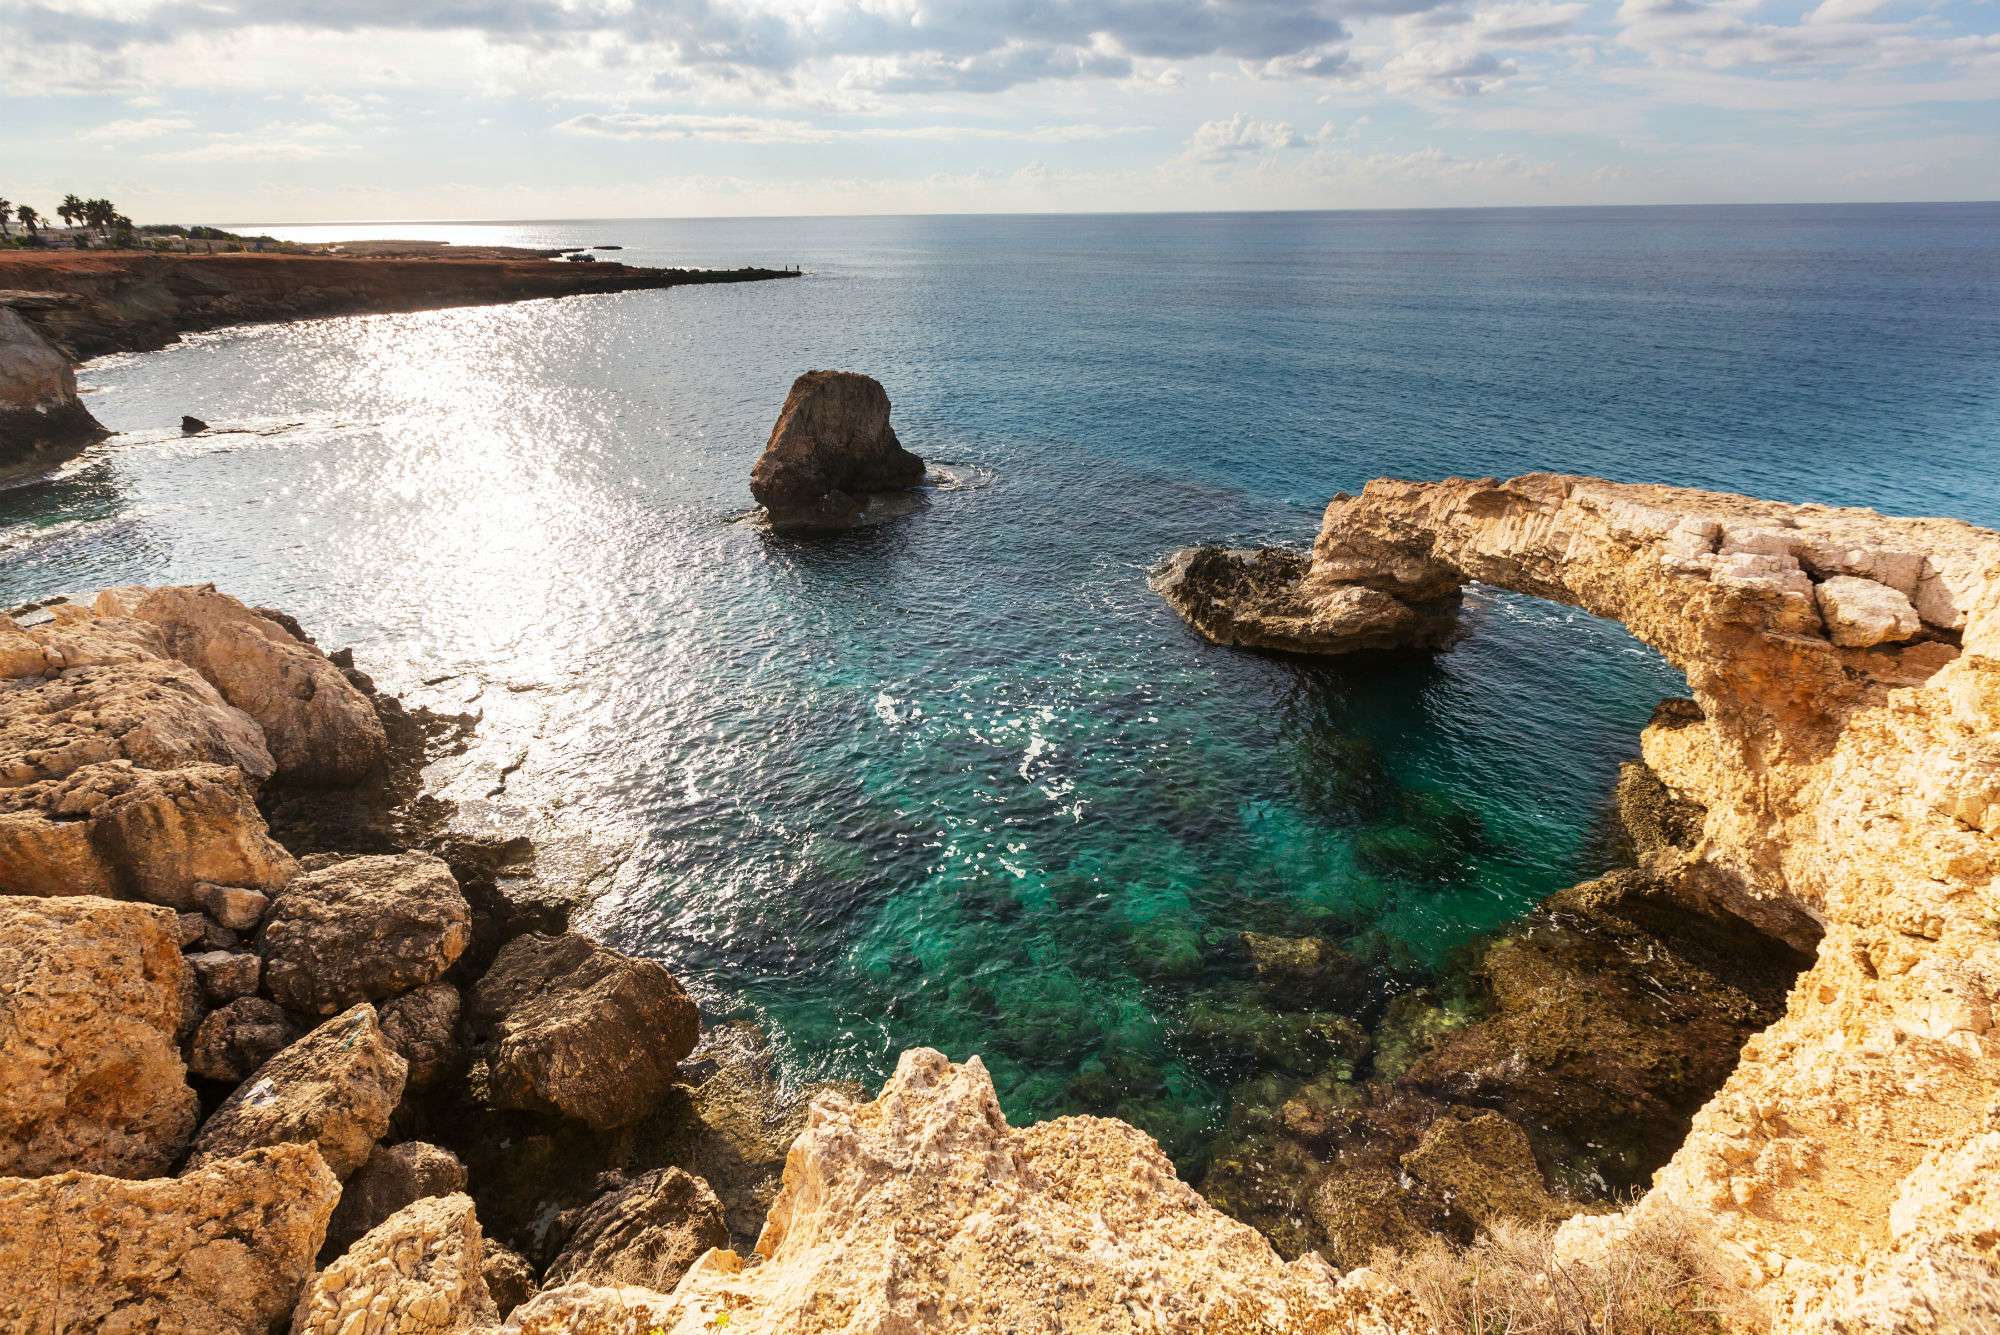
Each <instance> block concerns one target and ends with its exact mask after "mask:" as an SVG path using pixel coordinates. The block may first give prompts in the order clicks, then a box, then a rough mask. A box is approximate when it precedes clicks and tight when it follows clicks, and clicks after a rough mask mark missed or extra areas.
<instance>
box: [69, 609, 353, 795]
mask: <svg viewBox="0 0 2000 1335" xmlns="http://www.w3.org/2000/svg"><path fill="white" fill-rule="evenodd" d="M96 609H97V611H98V613H99V615H103V616H120V615H122V616H130V617H133V618H135V619H137V620H139V621H144V622H148V623H150V624H152V625H156V626H158V627H159V628H160V630H161V632H162V633H163V634H164V636H165V639H166V645H167V651H168V652H169V653H171V654H172V655H173V656H174V657H175V658H177V659H179V660H181V661H182V662H184V663H187V664H189V665H190V666H192V667H193V668H194V669H195V670H196V671H198V672H200V673H201V675H202V676H203V677H205V678H207V679H208V681H210V682H211V683H213V685H214V686H215V688H216V689H217V690H218V691H220V692H221V693H222V697H223V698H224V699H225V700H227V701H228V702H229V703H230V704H232V705H235V706H236V707H237V708H238V709H241V710H242V711H243V712H244V713H246V714H248V715H249V716H250V717H251V718H253V719H255V720H257V723H258V724H259V726H261V727H262V728H263V730H264V739H265V741H266V742H267V743H268V744H269V746H270V749H271V756H272V758H273V760H275V761H276V762H277V767H278V771H279V773H281V774H282V775H283V776H284V777H285V778H286V779H289V780H291V781H293V782H295V783H307V784H347V783H355V782H358V781H360V780H361V779H362V778H364V777H365V776H366V775H367V774H368V773H369V771H371V770H372V769H374V768H375V766H376V765H378V764H380V763H381V761H382V759H383V757H384V756H385V755H386V754H387V751H388V737H387V735H386V734H385V733H384V732H383V730H382V721H381V719H379V718H378V717H376V714H375V707H374V706H373V705H372V704H371V703H370V702H369V700H368V697H367V696H365V695H363V694H362V693H361V692H360V691H358V690H356V689H355V688H354V687H353V686H352V685H351V684H349V682H348V680H347V678H346V677H344V676H342V675H341V672H340V669H339V668H337V667H335V666H334V665H333V664H332V663H330V662H328V661H327V658H326V655H324V654H322V653H320V652H319V650H317V649H315V648H313V647H312V646H311V645H310V644H307V643H303V642H301V641H300V640H299V639H298V638H297V637H295V636H293V635H292V634H291V633H290V632H289V631H287V630H286V629H285V628H284V627H283V626H280V625H278V624H277V623H276V622H273V621H271V620H270V619H269V618H266V617H262V616H259V615H257V613H255V612H253V611H251V610H250V609H249V608H247V607H245V606H244V605H243V604H242V603H240V602H238V601H237V600H236V599H234V598H231V597H230V596H229V595H227V594H224V593H218V592H216V590H215V587H214V586H213V585H208V584H204V585H199V586H192V587H179V588H157V589H146V588H125V589H107V590H105V591H104V592H103V593H101V594H99V595H98V598H97V603H96Z"/></svg>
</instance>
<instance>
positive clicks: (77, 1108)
mask: <svg viewBox="0 0 2000 1335" xmlns="http://www.w3.org/2000/svg"><path fill="white" fill-rule="evenodd" d="M174 929H175V922H174V915H173V914H171V913H169V912H167V910H165V909H161V908H154V907H152V906H151V905H146V904H125V903H116V902H114V901H111V900H106V899H97V898H90V897H82V896H65V897H62V898H59V899H34V898H0V1173H5V1174H10V1175H19V1176H25V1177H37V1176H41V1175H43V1174H47V1173H61V1172H65V1171H67V1170H70V1169H81V1170H85V1171H89V1172H94V1173H105V1174H110V1175H112V1176H117V1177H146V1176H150V1175H153V1174H157V1173H164V1172H166V1171H167V1170H168V1169H170V1168H171V1167H172V1166H173V1165H174V1163H175V1162H176V1161H178V1160H179V1158H180V1155H181V1151H182V1150H183V1149H185V1148H186V1147H187V1142H188V1137H189V1136H190V1135H192V1134H193V1132H194V1123H195V1095H194V1090H193V1089H191V1088H189V1086H188V1083H187V1072H186V1068H185V1067H183V1066H182V1064H181V1056H180V1050H179V1046H178V1043H177V1041H176V1033H177V1031H178V1030H179V1028H180V1023H181V1007H182V986H183V982H184V979H185V977H186V974H187V965H186V963H185V962H184V961H183V959H182V958H181V954H180V948H179V946H178V944H177V942H176V939H175V931H174Z"/></svg>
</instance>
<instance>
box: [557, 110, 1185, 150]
mask: <svg viewBox="0 0 2000 1335" xmlns="http://www.w3.org/2000/svg"><path fill="white" fill-rule="evenodd" d="M1150 128H1151V127H1150V126H1144V125H1038V126H1033V127H1020V128H1016V127H1010V126H992V125H867V126H832V125H819V124H815V123H814V122H812V121H805V120H778V119H773V118H770V117H765V116H704V115H696V114H687V113H665V114H659V115H651V114H647V113H644V112H635V111H619V112H607V113H602V114H600V113H595V112H592V113H588V114H585V115H581V116H572V117H570V118H569V119H568V120H566V121H563V122H561V123H560V124H558V125H556V126H555V129H557V130H558V131H560V132H562V133H564V134H578V135H588V136H590V137H593V138H598V139H701V140H722V141H725V142H729V143H739V144H828V143H835V142H839V141H843V140H871V139H873V140H909V141H912V142H928V143H951V142H953V141H957V140H993V141H1002V142H1020V143H1037V144H1073V143H1082V142H1086V141H1089V140H1095V139H1112V138H1116V137H1118V136H1120V135H1128V134H1143V133H1145V132H1146V131H1147V130H1149V129H1150Z"/></svg>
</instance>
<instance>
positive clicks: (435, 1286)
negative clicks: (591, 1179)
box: [292, 1196, 499, 1335]
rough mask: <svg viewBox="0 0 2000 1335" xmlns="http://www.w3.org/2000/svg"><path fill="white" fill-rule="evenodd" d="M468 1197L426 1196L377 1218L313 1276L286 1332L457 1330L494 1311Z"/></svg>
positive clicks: (415, 1334)
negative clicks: (340, 1255)
mask: <svg viewBox="0 0 2000 1335" xmlns="http://www.w3.org/2000/svg"><path fill="white" fill-rule="evenodd" d="M484 1247H485V1239H484V1238H483V1237H482V1236H481V1235H480V1231H479V1220H478V1219H477V1218H476V1217H475V1216H474V1214H473V1209H472V1200H471V1198H470V1197H467V1196H433V1197H429V1198H426V1199H424V1200H419V1201H416V1202H413V1203H412V1204H410V1205H407V1206H405V1207H403V1208H402V1209H401V1210H398V1211H397V1212H396V1213H395V1214H393V1215H391V1216H390V1217H389V1218H388V1219H385V1220H384V1221H382V1223H381V1224H379V1225H378V1226H377V1227H375V1228H374V1229H372V1230H370V1231H369V1233H368V1234H367V1236H365V1237H363V1238H362V1239H361V1240H360V1241H359V1242H357V1243H355V1244H354V1246H353V1247H351V1248H350V1249H349V1250H348V1252H347V1254H346V1255H345V1256H342V1257H341V1258H340V1259H339V1260H337V1261H335V1262H334V1263H333V1264H332V1265H330V1266H328V1267H327V1268H326V1269H325V1270H323V1271H321V1272H320V1274H319V1275H318V1276H317V1277H315V1278H314V1280H313V1282H312V1283H311V1284H310V1285H309V1286H308V1287H307V1288H306V1291H305V1295H304V1296H303V1297H301V1298H300V1299H299V1305H298V1308H297V1310H296V1311H295V1312H294V1313H293V1314H292V1335H459V1332H462V1331H473V1330H483V1329H485V1328H487V1327H490V1326H491V1325H492V1324H493V1323H494V1322H495V1321H496V1320H498V1319H499V1318H498V1314H497V1313H496V1312H495V1311H494V1308H493V1300H492V1298H491V1297H489V1296H488V1295H487V1292H486V1279H485V1276H484V1275H483V1274H482V1273H481V1269H480V1262H481V1260H482V1254H483V1251H484Z"/></svg>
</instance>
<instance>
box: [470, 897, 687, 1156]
mask: <svg viewBox="0 0 2000 1335" xmlns="http://www.w3.org/2000/svg"><path fill="white" fill-rule="evenodd" d="M466 1020H467V1023H468V1025H469V1028H470V1031H471V1035H472V1038H473V1041H474V1043H475V1044H476V1045H477V1046H476V1053H475V1060H476V1062H477V1064H478V1066H479V1067H480V1068H483V1069H482V1070H479V1071H475V1079H479V1078H480V1077H481V1076H482V1075H483V1082H484V1088H485V1095H486V1100H487V1102H488V1103H489V1104H490V1105H491V1106H493V1107H495V1108H519V1109H523V1110H527V1111H531V1112H543V1113H559V1114H561V1115H563V1116H565V1117H570V1118H574V1119H575V1120H577V1121H580V1122H583V1123H586V1124H588V1125H589V1126H591V1127H594V1128H596V1129H598V1130H600V1131H602V1130H609V1129H611V1128H614V1127H620V1126H626V1125H629V1124H630V1123H632V1122H636V1121H638V1120H639V1119H640V1118H642V1117H644V1116H645V1115H646V1114H647V1113H649V1112H651V1111H652V1110H653V1108H654V1107H655V1106H657V1105H658V1104H659V1102H660V1100H661V1098H662V1097H663V1096H664V1095H665V1094H666V1092H667V1089H668V1087H669V1086H670V1085H672V1084H673V1081H674V1076H675V1073H676V1070H677V1067H678V1063H679V1062H680V1060H681V1058H683V1057H685V1056H687V1055H688V1053H689V1052H690V1051H691V1050H692V1049H693V1048H694V1044H695V1039H696V1037H697V1035H698V1033H699V1030H700V1020H699V1017H698V1015H697V1013H696V1011H695V1006H694V1003H693V1002H692V1001H690V1000H689V999H688V995H687V993H685V992H683V991H682V990H681V986H680V984H679V983H677V982H675V981H674V977H673V975H672V974H670V973H668V972H667V971H666V970H665V969H664V968H662V967H661V966H660V965H658V964H656V963H654V962H653V961H651V960H643V959H632V958H630V957H628V956H624V955H620V954H618V953H617V952H616V951H612V950H607V949H605V948H604V947H603V946H600V945H598V944H597V943H596V942H594V941H590V940H588V939H586V938H584V937H581V936H575V935H565V936H539V935H535V934H532V933H531V934H529V935H526V936H521V937H516V938H515V939H514V940H512V941H510V942H508V943H507V945H506V946H505V947H504V948H502V949H501V951H500V954H499V955H498V956H497V957H496V958H495V959H494V961H493V967H492V968H490V969H488V970H487V971H486V976H485V977H483V978H481V979H480V980H479V983H478V984H477V986H475V987H474V988H473V989H472V994H471V996H470V997H469V998H468V999H467V1006H466Z"/></svg>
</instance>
